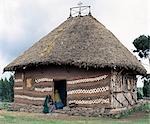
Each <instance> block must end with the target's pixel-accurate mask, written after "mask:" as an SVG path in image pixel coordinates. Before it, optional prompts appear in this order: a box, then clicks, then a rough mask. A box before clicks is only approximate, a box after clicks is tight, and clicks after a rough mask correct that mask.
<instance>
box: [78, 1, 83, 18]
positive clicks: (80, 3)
mask: <svg viewBox="0 0 150 124" xmlns="http://www.w3.org/2000/svg"><path fill="white" fill-rule="evenodd" d="M82 4H83V3H82V2H81V1H80V2H79V3H78V6H79V16H81V6H82Z"/></svg>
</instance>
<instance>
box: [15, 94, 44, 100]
mask: <svg viewBox="0 0 150 124" xmlns="http://www.w3.org/2000/svg"><path fill="white" fill-rule="evenodd" d="M14 97H15V98H22V99H29V100H42V101H43V100H45V98H40V97H31V96H25V95H14Z"/></svg>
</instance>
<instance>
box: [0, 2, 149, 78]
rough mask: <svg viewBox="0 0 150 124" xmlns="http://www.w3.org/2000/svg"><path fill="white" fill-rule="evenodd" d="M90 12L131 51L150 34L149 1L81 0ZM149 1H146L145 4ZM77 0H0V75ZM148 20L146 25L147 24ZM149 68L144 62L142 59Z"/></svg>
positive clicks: (58, 22) (65, 16) (54, 25)
mask: <svg viewBox="0 0 150 124" xmlns="http://www.w3.org/2000/svg"><path fill="white" fill-rule="evenodd" d="M81 2H82V3H84V5H91V7H92V15H93V16H94V17H95V18H97V19H98V20H99V21H100V22H101V23H102V24H104V25H105V26H106V28H108V29H109V30H111V31H112V32H113V33H114V35H116V37H117V38H118V39H119V40H120V41H121V42H122V43H123V44H124V45H125V46H126V47H127V48H128V49H129V50H130V51H132V50H133V49H134V47H133V45H132V42H133V40H134V39H135V38H137V37H139V36H140V35H142V34H145V35H150V16H149V15H148V14H150V9H149V8H150V2H149V0H81ZM148 2H149V3H148ZM77 3H79V0H0V77H1V76H2V75H1V73H2V70H3V68H4V67H5V66H6V65H7V64H8V63H10V62H11V61H12V60H13V59H14V58H16V57H17V56H18V55H20V54H21V53H22V52H23V51H24V50H26V49H27V48H29V47H30V46H31V45H32V44H33V43H35V42H36V41H38V40H39V39H40V38H42V37H43V36H44V35H46V34H47V33H48V32H50V31H52V30H53V29H54V28H56V27H57V26H58V25H59V24H61V23H62V22H63V21H65V20H66V19H67V18H68V17H69V8H70V7H73V6H77ZM148 23H149V24H148ZM142 62H143V63H144V65H145V67H146V68H148V63H147V61H142Z"/></svg>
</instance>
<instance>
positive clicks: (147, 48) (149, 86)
mask: <svg viewBox="0 0 150 124" xmlns="http://www.w3.org/2000/svg"><path fill="white" fill-rule="evenodd" d="M133 45H134V46H135V48H136V50H134V51H133V52H138V55H139V57H140V58H145V59H148V60H149V66H150V36H145V35H141V36H140V37H138V38H136V39H135V40H134V42H133ZM143 78H144V87H143V94H144V96H145V97H150V77H148V76H143Z"/></svg>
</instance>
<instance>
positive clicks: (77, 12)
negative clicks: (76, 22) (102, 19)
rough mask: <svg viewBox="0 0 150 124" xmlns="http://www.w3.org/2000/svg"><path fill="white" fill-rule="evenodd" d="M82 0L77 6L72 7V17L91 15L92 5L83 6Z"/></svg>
mask: <svg viewBox="0 0 150 124" xmlns="http://www.w3.org/2000/svg"><path fill="white" fill-rule="evenodd" d="M82 4H83V3H82V2H79V3H78V4H77V5H78V6H77V7H72V8H70V17H73V16H84V15H91V10H90V6H82Z"/></svg>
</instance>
